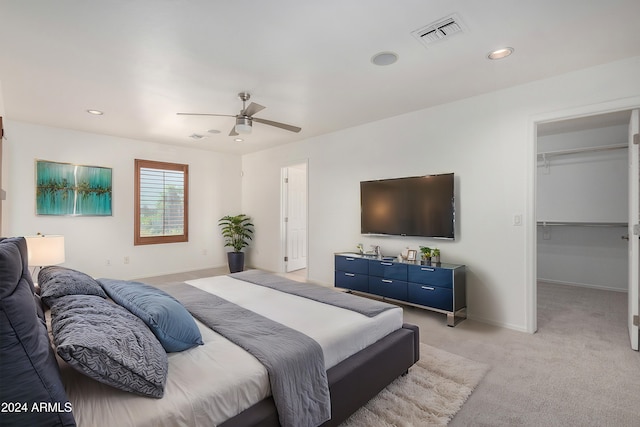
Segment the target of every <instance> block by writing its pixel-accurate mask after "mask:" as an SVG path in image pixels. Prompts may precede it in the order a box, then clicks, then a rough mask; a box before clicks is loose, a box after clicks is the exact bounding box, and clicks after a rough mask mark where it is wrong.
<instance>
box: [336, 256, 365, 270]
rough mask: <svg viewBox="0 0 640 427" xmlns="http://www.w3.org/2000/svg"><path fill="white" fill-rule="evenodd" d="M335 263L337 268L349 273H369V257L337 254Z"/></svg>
mask: <svg viewBox="0 0 640 427" xmlns="http://www.w3.org/2000/svg"><path fill="white" fill-rule="evenodd" d="M335 264H336V267H335V268H336V270H340V271H346V272H349V273H360V274H368V273H369V260H367V259H363V258H354V257H348V256H341V255H336V257H335Z"/></svg>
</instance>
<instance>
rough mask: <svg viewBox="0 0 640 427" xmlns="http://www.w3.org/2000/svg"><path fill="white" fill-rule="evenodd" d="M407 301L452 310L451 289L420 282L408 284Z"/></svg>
mask: <svg viewBox="0 0 640 427" xmlns="http://www.w3.org/2000/svg"><path fill="white" fill-rule="evenodd" d="M408 294H409V302H412V303H414V304H420V305H426V306H427V307H433V308H439V309H440V310H446V311H453V290H452V289H448V288H439V287H437V286H429V285H423V284H420V283H409V284H408Z"/></svg>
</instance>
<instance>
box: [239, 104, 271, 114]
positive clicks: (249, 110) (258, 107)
mask: <svg viewBox="0 0 640 427" xmlns="http://www.w3.org/2000/svg"><path fill="white" fill-rule="evenodd" d="M265 108H267V107H263V106H262V105H260V104H256V103H255V102H252V103H251V104H249V106H248V107H247V108H245V109H244V110H242V111H241V112H240V115H241V116H249V117H251V116H253V115H254V114H255V113H257V112H258V111H262V110H264V109H265Z"/></svg>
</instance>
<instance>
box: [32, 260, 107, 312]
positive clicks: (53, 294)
mask: <svg viewBox="0 0 640 427" xmlns="http://www.w3.org/2000/svg"><path fill="white" fill-rule="evenodd" d="M38 285H40V297H41V298H42V301H43V302H44V303H45V304H47V305H48V306H49V307H51V305H52V301H53V300H54V299H55V298H59V297H62V296H65V295H96V296H99V297H102V298H105V299H106V298H107V294H105V293H104V290H103V289H102V286H100V284H99V283H98V282H96V281H95V279H93V278H92V277H91V276H88V275H87V274H85V273H82V272H80V271H77V270H72V269H71V268H66V267H59V266H55V265H53V266H49V267H44V268H43V269H42V270H40V273H39V274H38Z"/></svg>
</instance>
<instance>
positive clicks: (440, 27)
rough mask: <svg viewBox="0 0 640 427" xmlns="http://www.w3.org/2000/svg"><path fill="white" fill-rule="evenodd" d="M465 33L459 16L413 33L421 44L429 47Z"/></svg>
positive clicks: (449, 17)
mask: <svg viewBox="0 0 640 427" xmlns="http://www.w3.org/2000/svg"><path fill="white" fill-rule="evenodd" d="M462 32H464V27H463V25H462V21H461V20H460V17H458V15H456V14H453V15H451V16H448V17H446V18H443V19H440V20H438V21H436V22H434V23H431V24H429V25H427V26H425V27H422V28H420V29H418V30H415V31H412V32H411V34H412V35H413V37H415V38H416V39H418V40H419V41H420V43H422V44H424V45H425V46H429V45H431V44H433V43H435V42H439V41H442V40H445V39H448V38H449V37H451V36H453V35H454V34H459V33H462Z"/></svg>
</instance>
